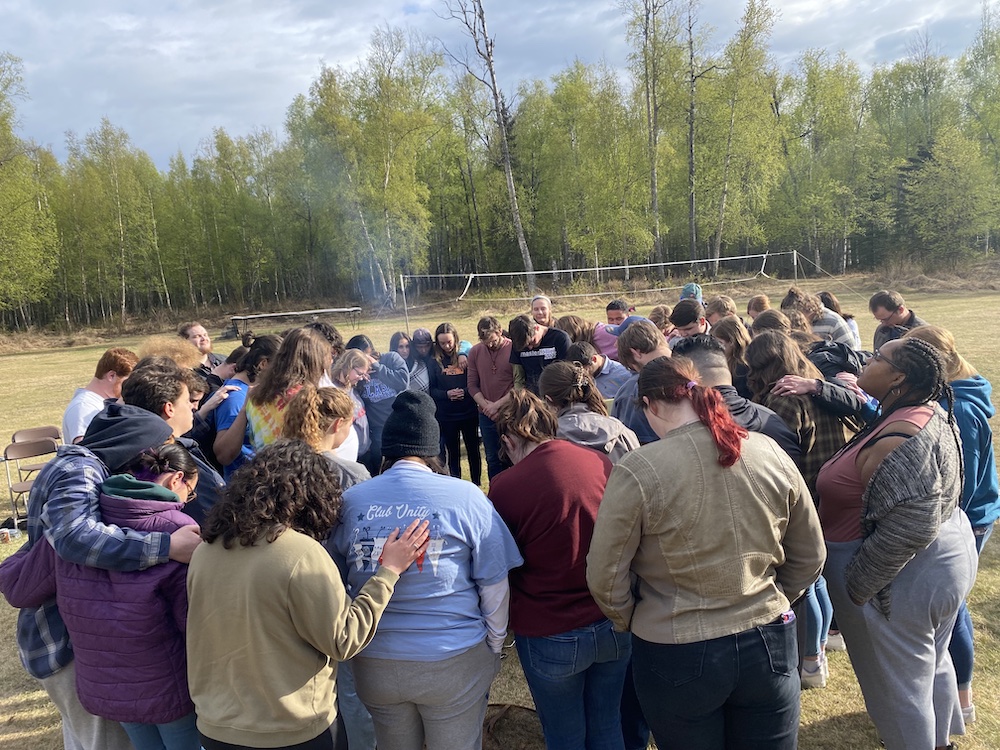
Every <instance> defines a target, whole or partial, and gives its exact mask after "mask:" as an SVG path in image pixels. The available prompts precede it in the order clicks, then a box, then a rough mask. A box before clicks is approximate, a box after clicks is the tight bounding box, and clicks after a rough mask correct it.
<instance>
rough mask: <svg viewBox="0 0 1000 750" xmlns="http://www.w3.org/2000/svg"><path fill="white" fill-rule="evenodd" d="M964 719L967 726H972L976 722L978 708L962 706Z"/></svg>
mask: <svg viewBox="0 0 1000 750" xmlns="http://www.w3.org/2000/svg"><path fill="white" fill-rule="evenodd" d="M962 719H963V720H964V721H965V723H966V724H972V723H973V722H975V720H976V706H975V704H973V705H971V706H962Z"/></svg>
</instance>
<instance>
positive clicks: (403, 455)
mask: <svg viewBox="0 0 1000 750" xmlns="http://www.w3.org/2000/svg"><path fill="white" fill-rule="evenodd" d="M439 439H440V429H439V427H438V422H437V419H436V418H435V415H434V399H432V398H431V397H430V396H429V395H428V394H426V393H423V392H422V391H403V392H402V393H400V394H399V395H398V396H396V398H395V400H394V401H393V403H392V409H391V412H390V413H389V416H388V418H387V419H386V422H385V427H384V429H383V431H382V456H383V458H384V460H383V463H382V473H381V474H379V475H378V476H376V477H373V478H372V479H369V480H367V481H365V482H360V483H358V484H356V485H354V486H353V487H351V488H350V489H348V490H347V491H346V492H344V499H343V505H342V506H341V514H340V517H341V522H340V523H339V524H338V525H337V526H336V527H335V528H334V532H333V536H332V537H331V540H330V542H329V543H328V544H329V547H328V548H329V549H330V551H331V554H332V555H333V558H334V560H335V561H336V562H337V564H338V565H339V566H340V567H341V569H342V570H346V571H347V582H348V590H349V593H350V594H351V595H352V596H356V595H357V594H358V592H360V591H361V590H362V588H363V587H364V586H365V584H366V582H367V581H368V580H369V579H370V578H371V577H372V576H373V575H375V574H376V573H377V571H378V569H379V555H380V552H381V550H382V549H383V548H384V547H383V545H384V543H385V541H386V539H387V538H388V537H389V536H390V535H391V533H392V530H393V529H394V528H395V527H399V528H404V527H405V526H406V525H407V524H408V523H410V522H411V521H412V520H413V519H414V518H418V519H421V520H423V519H426V520H427V521H429V522H430V527H429V529H428V531H429V532H430V535H431V537H430V542H429V544H428V546H427V551H426V553H425V554H423V555H420V556H419V557H418V558H417V560H416V562H415V563H414V564H413V565H411V566H410V568H409V569H407V570H406V572H405V573H403V575H402V576H400V578H399V581H398V582H397V583H396V588H395V592H394V593H393V598H392V600H390V602H389V605H388V606H387V607H386V610H385V613H384V614H383V616H382V620H381V622H379V626H378V630H377V631H376V632H375V635H374V637H373V638H372V641H371V643H370V644H369V645H368V646H367V647H366V648H365V650H364V651H363V652H361V653H360V654H358V655H357V656H355V657H354V658H352V659H351V665H352V670H353V672H354V680H355V683H356V686H357V691H358V697H360V698H361V701H362V702H363V703H364V704H365V705H366V706H367V707H368V710H369V711H370V712H371V715H372V721H373V723H374V725H375V739H376V742H377V744H378V746H379V747H385V748H391V747H399V746H400V743H401V742H403V743H404V744H407V745H408V744H410V740H411V739H412V738H413V737H422V738H423V740H424V742H426V744H427V746H428V747H453V748H454V747H470V748H471V747H479V746H480V745H481V744H482V727H483V718H484V716H485V713H486V701H487V695H488V692H489V688H490V684H491V683H492V682H493V678H494V677H495V676H496V674H497V672H498V671H499V667H500V656H499V655H500V649H501V647H502V645H503V639H504V635H505V633H506V631H507V601H508V597H509V591H510V590H509V586H508V583H507V573H508V571H509V570H510V569H511V568H515V567H517V566H519V565H521V564H522V560H521V555H520V553H519V552H518V549H517V544H516V543H515V542H514V539H513V537H512V536H511V534H510V531H509V530H508V529H507V525H506V524H505V523H504V522H503V520H502V519H501V518H500V516H499V515H497V512H496V510H495V509H494V508H493V505H492V503H490V501H489V500H488V499H487V498H486V496H485V495H484V494H483V492H482V490H480V489H479V487H477V486H476V485H474V484H473V483H472V482H467V481H465V480H463V479H459V478H457V477H450V476H442V475H441V474H438V473H436V472H435V470H436V469H437V468H439V467H440V464H439V462H438V459H437V456H438V452H439V451H440V449H441V448H440V443H439ZM404 519H405V523H404ZM414 708H416V710H414Z"/></svg>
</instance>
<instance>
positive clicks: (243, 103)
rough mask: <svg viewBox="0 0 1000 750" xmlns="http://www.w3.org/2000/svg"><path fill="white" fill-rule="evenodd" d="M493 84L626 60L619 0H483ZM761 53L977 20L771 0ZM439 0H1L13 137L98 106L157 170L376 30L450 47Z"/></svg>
mask: <svg viewBox="0 0 1000 750" xmlns="http://www.w3.org/2000/svg"><path fill="white" fill-rule="evenodd" d="M485 7H486V20H487V25H488V27H489V31H490V34H491V36H493V37H494V39H495V43H496V55H495V56H496V66H497V70H498V74H499V76H500V79H501V86H502V88H503V89H504V90H505V91H506V92H507V93H508V94H513V93H514V92H515V91H516V88H517V84H518V83H519V82H520V81H523V80H532V79H536V78H541V79H548V78H550V77H551V76H552V75H554V74H556V73H558V72H560V71H561V70H564V69H565V68H566V67H568V66H569V65H570V64H572V63H573V61H574V60H576V59H579V60H581V61H582V62H584V63H597V62H600V61H604V62H605V63H607V64H608V65H610V66H611V67H613V68H616V69H621V68H624V66H625V65H626V59H627V55H628V51H629V50H628V44H627V42H626V39H625V21H624V17H623V15H622V13H621V11H620V9H619V4H618V2H617V0H504V1H503V2H498V1H497V0H485ZM771 7H772V8H774V9H775V11H776V12H777V20H776V22H775V25H774V30H773V35H772V43H771V50H772V53H773V54H774V56H775V58H776V60H777V62H778V63H779V64H781V65H783V66H792V65H793V64H794V62H795V59H796V58H797V57H798V56H799V55H800V54H801V53H802V52H803V51H805V50H807V49H826V50H828V51H829V52H830V53H831V54H836V53H837V52H838V51H839V50H844V51H845V52H846V53H847V54H848V56H849V57H850V58H852V59H853V60H855V61H857V62H858V63H859V64H861V65H862V66H863V67H865V68H870V67H872V66H874V65H877V64H879V63H887V62H892V61H893V60H896V59H899V58H901V57H905V55H906V48H907V44H908V43H910V42H912V41H913V40H914V38H915V37H916V36H917V35H918V34H922V33H925V34H927V35H929V38H930V40H931V44H932V46H933V48H934V49H935V51H937V52H939V53H940V54H944V55H948V56H950V57H958V56H960V55H961V54H962V52H963V51H964V50H965V49H966V48H967V47H968V46H969V45H970V44H971V43H972V41H973V39H974V37H975V34H976V31H977V29H978V27H979V22H980V18H981V5H980V4H979V2H975V1H974V0H906V1H905V2H904V0H771ZM741 13H742V4H741V3H740V2H736V0H702V2H701V9H700V12H699V19H700V21H701V23H703V24H706V25H708V26H710V27H712V28H713V29H714V30H715V32H714V34H713V35H712V40H713V45H712V46H714V47H716V48H721V47H723V46H724V44H725V41H726V39H727V38H728V37H729V36H730V35H732V34H733V32H734V31H735V30H736V28H737V25H738V23H739V17H740V15H741ZM444 14H445V4H444V0H365V1H364V2H358V1H357V0H154V1H151V2H136V1H135V0H129V1H128V2H126V1H125V0H82V1H81V0H0V19H2V20H0V52H7V53H10V54H13V55H16V56H17V57H19V58H21V60H22V61H23V76H24V85H25V88H26V89H27V93H28V97H29V98H28V99H26V100H24V101H21V102H18V103H17V105H16V106H17V111H18V115H19V128H18V132H19V135H20V136H21V137H22V138H26V139H29V140H32V141H35V142H37V143H39V144H41V145H43V146H47V147H49V148H51V149H52V150H53V151H54V152H55V153H56V155H57V157H59V158H60V159H62V158H64V157H65V154H66V147H65V143H66V134H67V132H69V131H72V132H73V133H75V134H76V135H77V136H79V137H83V136H84V135H86V134H87V133H88V132H90V131H92V130H95V129H96V128H97V127H98V126H99V125H100V121H101V118H102V117H105V116H106V117H108V119H109V120H110V121H111V123H112V124H114V125H115V126H117V127H120V128H123V129H124V130H125V131H126V132H127V133H128V134H129V136H130V137H131V139H132V142H133V144H134V145H135V146H136V147H138V148H140V149H142V150H144V151H146V152H147V153H148V154H149V155H150V156H151V157H152V158H153V160H154V162H156V164H157V165H158V166H159V167H160V168H161V169H166V168H167V166H168V163H169V160H170V158H171V157H172V156H173V155H175V154H177V153H178V152H181V153H183V154H184V156H185V157H186V158H187V159H188V160H189V161H190V159H191V158H192V156H193V155H194V154H195V153H197V151H198V148H199V145H200V144H201V142H202V141H203V140H205V139H208V138H210V137H211V135H212V131H213V129H214V128H217V127H222V128H225V129H226V130H227V131H228V133H229V134H230V135H231V136H234V137H236V136H241V135H247V134H249V133H250V132H252V131H253V130H254V129H255V128H262V127H264V128H270V129H271V130H274V131H275V132H277V133H278V134H279V135H281V132H282V127H283V122H284V117H285V112H286V110H287V108H288V105H289V104H290V103H291V102H292V99H293V98H294V97H295V96H296V95H298V94H304V93H307V91H308V89H309V85H310V83H311V82H312V81H313V80H314V79H315V78H316V76H317V74H318V72H319V70H320V67H321V66H322V65H323V64H326V65H331V66H343V67H347V68H350V67H352V66H354V65H355V64H356V63H357V62H358V60H360V59H362V58H363V57H364V56H365V54H366V52H367V46H368V42H369V39H370V37H371V34H372V32H373V30H375V29H376V28H377V27H379V26H384V25H390V26H403V27H412V28H414V29H417V30H419V31H421V32H422V33H424V34H426V35H427V36H429V37H432V38H436V39H440V40H441V41H442V42H443V43H444V44H445V45H446V46H447V47H448V48H449V49H450V50H452V51H453V52H456V53H460V52H461V50H463V49H464V48H465V47H466V46H467V44H466V41H465V39H464V37H463V36H462V28H461V26H460V25H459V24H458V23H457V22H455V21H450V20H446V19H444V18H442V16H443V15H444Z"/></svg>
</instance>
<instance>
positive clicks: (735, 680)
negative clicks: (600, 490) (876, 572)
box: [587, 357, 825, 750]
mask: <svg viewBox="0 0 1000 750" xmlns="http://www.w3.org/2000/svg"><path fill="white" fill-rule="evenodd" d="M638 394H639V397H640V399H641V400H642V404H643V408H644V411H645V412H646V418H647V419H648V420H649V424H650V426H651V427H652V428H653V430H654V431H655V432H656V433H657V435H659V438H660V439H659V440H658V441H656V442H653V443H650V444H648V445H644V446H643V447H641V448H639V449H638V450H635V451H632V452H630V453H629V454H627V455H626V456H624V457H623V458H622V459H621V460H620V461H619V462H618V463H617V464H616V465H615V468H614V470H613V471H612V472H611V477H610V478H609V479H608V484H607V487H606V489H605V491H604V498H603V499H602V501H601V507H600V510H599V512H598V515H597V525H596V527H595V529H594V535H593V539H592V541H591V545H590V552H589V554H588V555H587V583H588V584H589V586H590V590H591V593H592V594H593V595H594V599H595V600H596V601H597V603H598V604H599V605H600V607H601V609H602V610H603V611H604V613H605V614H606V615H607V616H608V618H609V619H610V620H611V621H612V622H613V623H614V624H615V627H616V628H617V629H618V630H626V629H628V630H631V631H632V669H633V676H634V680H635V689H636V693H637V694H638V696H639V703H640V704H641V705H642V709H643V714H645V716H646V720H647V721H648V722H649V727H650V729H651V730H652V733H653V737H654V738H655V740H656V742H657V744H658V745H659V746H660V747H667V746H670V747H689V746H690V747H736V746H750V745H753V746H755V747H768V748H778V749H787V750H793V748H795V747H796V742H797V738H798V726H799V690H800V687H799V674H798V668H797V667H798V654H797V647H796V642H795V622H794V620H795V617H794V615H793V613H792V611H791V602H792V601H794V600H795V599H797V598H798V597H799V596H800V595H801V594H802V593H803V592H804V591H805V590H806V588H808V587H809V585H810V584H812V583H813V582H814V581H815V580H816V578H817V577H818V576H819V572H820V570H821V569H822V567H823V561H824V558H825V554H824V550H823V537H822V533H821V531H820V525H819V519H818V517H817V514H816V509H815V507H814V505H813V502H812V497H811V496H810V494H809V489H808V488H807V487H806V484H805V481H804V480H803V479H802V475H801V474H800V473H799V471H798V469H797V468H796V466H795V463H794V462H793V461H792V460H791V459H790V458H789V457H788V456H787V455H786V454H785V452H784V451H782V450H781V449H780V448H779V447H778V446H777V444H776V443H774V442H773V441H772V440H770V439H769V438H766V437H764V436H763V435H759V434H757V433H753V432H751V433H747V431H746V430H744V429H743V428H742V427H740V426H739V425H737V424H736V423H735V422H734V421H733V419H732V417H731V416H730V415H729V411H728V410H727V409H726V406H725V404H724V403H723V401H722V397H721V396H720V395H719V394H718V393H717V392H716V391H715V390H714V389H712V388H704V387H702V386H701V385H700V384H699V378H698V374H697V370H696V369H695V368H694V365H693V364H692V363H691V362H690V361H689V360H687V359H684V358H682V357H677V358H672V357H671V358H667V357H661V358H658V359H654V360H653V361H651V362H649V363H647V364H646V365H645V367H643V368H642V371H641V372H640V373H639V389H638ZM737 741H738V742H739V743H741V744H739V745H737Z"/></svg>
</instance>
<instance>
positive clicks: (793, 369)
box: [747, 331, 823, 403]
mask: <svg viewBox="0 0 1000 750" xmlns="http://www.w3.org/2000/svg"><path fill="white" fill-rule="evenodd" d="M747 366H748V367H749V368H750V372H749V374H748V375H747V385H749V386H750V391H751V392H752V393H753V396H754V401H757V402H758V403H763V401H764V399H765V397H766V396H767V394H768V393H769V392H770V391H771V388H772V386H774V384H775V383H777V382H778V379H779V378H782V377H784V376H785V375H798V376H800V377H803V378H812V379H814V380H822V379H823V373H821V372H820V371H819V369H818V368H817V367H816V365H814V364H813V363H812V362H810V361H809V360H808V359H806V357H805V355H804V354H803V353H802V350H801V349H799V347H798V346H797V345H796V343H795V342H794V341H793V340H792V339H791V337H789V336H786V335H785V334H783V333H780V332H778V331H764V332H763V333H759V334H757V335H756V336H754V337H753V340H752V341H751V342H750V346H748V347H747Z"/></svg>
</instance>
